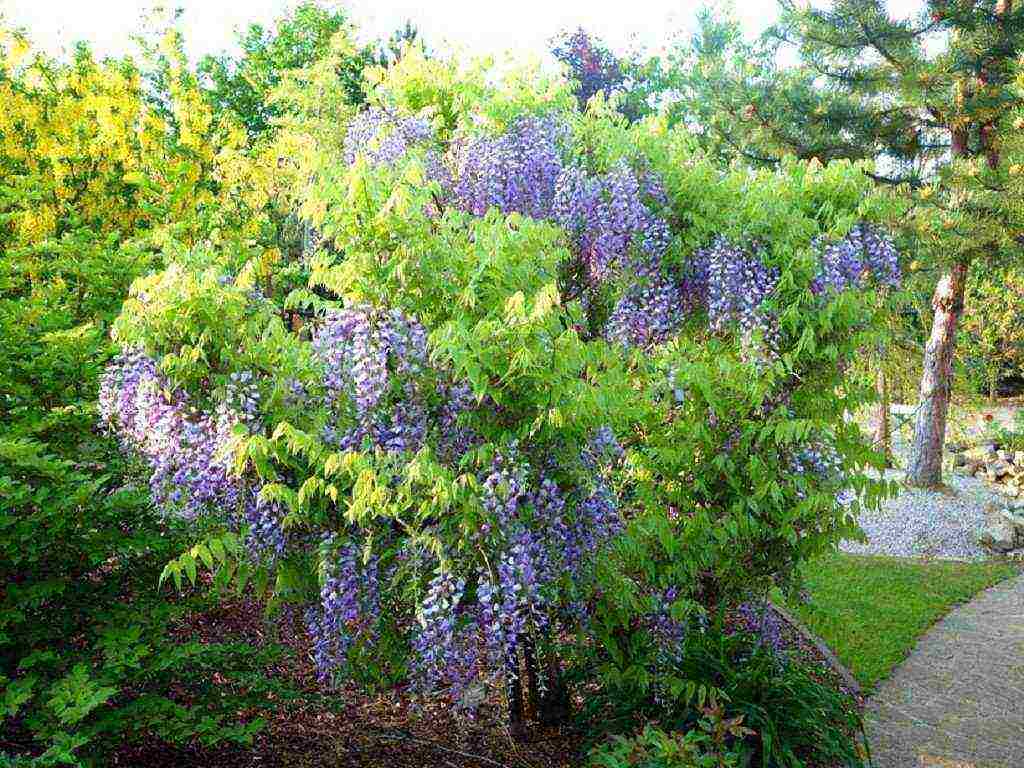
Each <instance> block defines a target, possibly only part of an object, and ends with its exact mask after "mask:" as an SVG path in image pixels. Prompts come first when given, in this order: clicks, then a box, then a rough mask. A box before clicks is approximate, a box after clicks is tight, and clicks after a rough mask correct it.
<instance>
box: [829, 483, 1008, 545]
mask: <svg viewBox="0 0 1024 768" xmlns="http://www.w3.org/2000/svg"><path fill="white" fill-rule="evenodd" d="M902 475H903V473H902V472H895V471H890V472H888V473H886V478H887V479H890V480H902ZM946 482H947V485H948V488H947V489H944V490H941V491H928V490H923V489H919V488H902V489H901V490H900V494H899V495H898V496H897V497H895V498H892V499H889V500H888V501H886V502H885V503H884V504H883V505H882V507H881V508H880V509H879V510H878V511H874V512H864V513H862V514H861V515H860V517H859V518H858V522H859V523H860V527H861V528H862V529H863V530H864V533H865V534H867V537H868V543H867V544H861V543H859V542H854V541H844V542H842V543H841V544H840V549H842V550H843V551H844V552H850V553H853V554H860V555H893V556H896V557H936V558H948V559H955V560H984V559H985V558H986V557H987V553H986V552H985V550H983V549H982V548H981V547H980V546H978V534H979V533H980V532H981V531H982V529H983V528H984V527H985V506H986V505H987V504H989V503H991V502H998V501H1005V497H1003V496H1000V495H999V494H998V493H995V492H994V491H992V490H990V489H989V487H988V486H987V485H986V484H985V483H984V482H982V481H981V480H976V479H975V478H973V477H962V476H960V475H953V474H951V475H950V476H949V477H948V478H947V480H946Z"/></svg>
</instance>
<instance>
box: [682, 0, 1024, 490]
mask: <svg viewBox="0 0 1024 768" xmlns="http://www.w3.org/2000/svg"><path fill="white" fill-rule="evenodd" d="M1022 5H1024V4H1022V3H1020V2H1019V0H1018V2H1017V3H1014V2H1013V0H929V1H928V2H927V3H926V7H925V9H924V10H923V11H922V12H921V14H920V15H919V16H918V17H917V18H913V19H894V18H892V17H890V15H889V13H888V11H887V9H886V3H885V2H883V0H836V2H833V3H832V4H831V6H830V7H828V8H825V9H820V8H812V7H810V4H809V3H806V2H794V1H793V0H780V6H781V16H780V20H779V23H778V24H777V25H776V26H775V27H773V28H772V29H771V30H769V32H768V33H767V34H766V35H765V36H764V38H763V39H762V40H760V41H758V42H757V43H756V44H748V43H744V42H743V41H742V39H741V37H740V35H739V33H738V32H737V28H736V26H735V25H730V24H729V23H728V22H723V21H721V20H718V19H716V18H715V17H713V16H711V15H710V14H709V15H705V17H704V18H703V24H702V27H701V31H700V33H699V34H698V35H697V37H696V38H695V41H694V45H693V51H692V55H691V59H690V61H689V62H687V64H688V66H687V67H686V71H687V75H686V77H685V78H684V82H683V83H682V85H683V87H682V88H681V91H682V92H683V93H684V94H685V98H684V99H683V101H682V102H681V104H680V107H679V108H678V109H679V111H680V112H681V113H682V114H680V115H679V117H680V119H687V120H690V121H693V122H697V123H699V124H700V125H702V126H703V130H704V135H703V140H704V141H705V143H706V144H707V145H708V146H709V148H711V149H712V150H714V151H717V152H719V153H720V154H723V155H725V156H734V157H735V156H738V157H742V158H744V159H746V160H747V161H749V162H754V163H759V164H773V163H777V162H778V161H779V159H780V158H781V157H782V156H783V155H796V156H798V157H802V158H811V157H815V158H818V159H819V160H821V161H823V162H827V161H829V160H833V159H839V158H845V159H854V160H857V159H864V160H875V161H876V164H875V172H874V178H875V179H876V181H878V182H879V183H884V184H889V185H892V186H893V188H894V190H895V191H897V192H898V193H900V194H904V195H906V196H907V199H908V202H910V203H912V206H913V207H912V209H911V211H910V214H909V215H908V216H907V217H906V221H907V222H909V223H910V224H911V225H912V229H913V234H914V235H915V237H916V238H917V239H918V241H919V244H920V246H921V248H922V249H924V250H925V251H926V252H927V253H930V254H932V257H933V258H934V260H935V266H936V268H937V270H938V271H939V273H940V274H941V277H940V279H939V280H938V282H937V284H936V287H935V292H934V296H933V300H932V307H933V310H934V315H933V320H932V328H931V333H930V336H929V339H928V341H927V344H926V347H925V355H924V371H923V374H922V378H921V387H920V405H919V408H918V413H917V419H916V425H915V432H914V451H913V456H912V458H911V462H910V465H909V467H908V471H907V481H908V482H909V483H911V484H914V485H922V486H931V485H937V484H939V483H940V482H941V465H942V446H943V443H944V439H945V428H946V415H947V412H948V406H949V394H950V383H951V378H952V364H953V357H954V345H955V340H956V330H957V324H958V322H959V319H960V315H961V312H962V310H963V304H964V285H965V280H966V275H967V268H968V265H969V264H970V263H971V262H972V261H975V260H978V259H990V258H995V257H997V256H999V255H1005V254H1006V253H1007V251H1016V250H1017V249H1019V244H1018V242H1017V239H1016V232H1017V231H1018V227H1017V226H1016V221H1013V220H1010V219H1012V218H1013V216H1014V211H1012V210H1010V208H1009V207H1007V206H1006V205H1004V204H1003V203H1002V202H1001V201H1000V191H1001V190H1003V189H1005V186H1006V185H1005V180H1006V178H1007V171H1006V167H1007V162H1006V158H1005V157H1001V154H1000V147H1001V141H1000V137H1001V136H1002V134H1003V131H1004V129H1005V128H1006V125H1007V123H1008V122H1009V120H1010V119H1011V118H1012V116H1013V115H1014V114H1015V112H1016V110H1018V109H1019V107H1020V104H1021V101H1020V96H1019V95H1018V93H1019V92H1018V89H1017V84H1016V83H1015V68H1016V64H1017V59H1018V57H1019V55H1020V54H1021V52H1022V51H1024V10H1022ZM784 46H793V47H795V49H796V51H797V52H798V58H797V62H796V63H795V64H793V65H790V66H783V65H780V64H779V63H778V62H779V58H780V57H779V55H778V54H779V50H780V48H781V47H784ZM1008 217H1009V218H1008Z"/></svg>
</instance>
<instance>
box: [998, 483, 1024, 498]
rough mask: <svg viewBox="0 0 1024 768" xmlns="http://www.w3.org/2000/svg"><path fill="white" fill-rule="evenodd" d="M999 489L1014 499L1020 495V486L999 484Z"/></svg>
mask: <svg viewBox="0 0 1024 768" xmlns="http://www.w3.org/2000/svg"><path fill="white" fill-rule="evenodd" d="M999 490H1000V491H1001V492H1002V493H1003V494H1004V495H1006V496H1009V497H1010V498H1011V499H1015V498H1017V497H1018V496H1020V488H1018V487H1017V486H1015V485H1004V486H1000V488H999Z"/></svg>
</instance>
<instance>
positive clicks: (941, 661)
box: [865, 576, 1024, 768]
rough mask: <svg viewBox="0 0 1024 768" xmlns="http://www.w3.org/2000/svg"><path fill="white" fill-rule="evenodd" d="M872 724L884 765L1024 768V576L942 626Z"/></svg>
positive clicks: (894, 679) (893, 684)
mask: <svg viewBox="0 0 1024 768" xmlns="http://www.w3.org/2000/svg"><path fill="white" fill-rule="evenodd" d="M865 720H866V728H867V733H868V739H869V742H870V745H871V752H872V758H873V762H874V765H875V766H876V767H877V768H1022V767H1024V576H1019V577H1017V578H1016V579H1013V580H1011V581H1008V582H1005V583H1003V584H1000V585H998V586H995V587H993V588H992V589H989V590H987V591H986V592H983V593H982V594H980V595H979V596H978V597H977V598H975V599H974V600H973V601H972V602H970V603H968V604H966V605H963V606H960V607H959V608H957V609H955V610H954V611H953V612H951V613H950V614H949V615H948V616H946V617H945V618H944V619H943V620H942V621H940V622H939V623H938V624H936V625H935V626H934V627H933V628H932V629H931V630H930V631H929V632H928V633H927V634H926V635H925V636H924V637H923V638H921V640H920V642H919V643H918V645H917V648H915V649H914V651H913V652H912V653H911V655H910V657H909V658H908V659H907V660H906V661H905V662H904V663H903V664H901V665H900V666H899V667H897V668H896V669H895V670H894V671H893V674H892V676H891V677H890V678H889V679H888V680H887V681H885V682H884V683H883V684H882V685H881V686H880V687H879V689H878V691H877V692H876V693H875V695H874V696H873V697H871V699H870V700H869V701H868V708H867V712H866V713H865Z"/></svg>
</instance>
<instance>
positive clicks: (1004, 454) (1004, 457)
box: [996, 450, 1010, 461]
mask: <svg viewBox="0 0 1024 768" xmlns="http://www.w3.org/2000/svg"><path fill="white" fill-rule="evenodd" d="M996 457H997V458H998V459H999V460H1000V461H1009V460H1010V452H1009V451H1001V450H1000V451H996Z"/></svg>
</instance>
